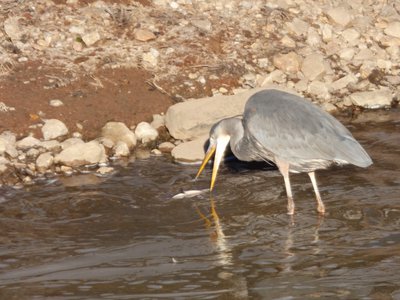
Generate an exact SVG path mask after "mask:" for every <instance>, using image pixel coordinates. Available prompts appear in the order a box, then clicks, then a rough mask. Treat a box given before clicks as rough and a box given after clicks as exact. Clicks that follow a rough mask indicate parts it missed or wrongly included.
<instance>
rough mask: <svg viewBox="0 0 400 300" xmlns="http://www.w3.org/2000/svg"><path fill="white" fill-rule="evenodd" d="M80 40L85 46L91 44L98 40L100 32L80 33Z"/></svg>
mask: <svg viewBox="0 0 400 300" xmlns="http://www.w3.org/2000/svg"><path fill="white" fill-rule="evenodd" d="M82 40H83V42H84V43H85V45H86V46H92V45H93V44H95V43H96V42H97V41H99V40H100V34H99V32H98V31H92V32H89V33H86V34H84V35H82Z"/></svg>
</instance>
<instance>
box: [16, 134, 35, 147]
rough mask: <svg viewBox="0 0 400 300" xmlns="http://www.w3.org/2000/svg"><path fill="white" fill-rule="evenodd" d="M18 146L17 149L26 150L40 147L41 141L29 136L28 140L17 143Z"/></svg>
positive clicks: (24, 139)
mask: <svg viewBox="0 0 400 300" xmlns="http://www.w3.org/2000/svg"><path fill="white" fill-rule="evenodd" d="M16 146H17V149H20V150H26V149H30V148H34V147H38V146H40V141H39V140H38V139H37V138H34V137H33V136H27V137H26V138H23V139H22V140H19V141H18V142H16Z"/></svg>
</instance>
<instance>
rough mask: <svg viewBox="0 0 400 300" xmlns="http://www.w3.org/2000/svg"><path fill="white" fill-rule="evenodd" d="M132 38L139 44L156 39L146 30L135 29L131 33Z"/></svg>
mask: <svg viewBox="0 0 400 300" xmlns="http://www.w3.org/2000/svg"><path fill="white" fill-rule="evenodd" d="M133 36H134V38H135V39H136V40H138V41H141V42H147V41H151V40H154V39H156V36H155V34H154V33H152V32H151V31H150V30H147V29H136V30H135V31H134V32H133Z"/></svg>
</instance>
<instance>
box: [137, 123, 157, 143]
mask: <svg viewBox="0 0 400 300" xmlns="http://www.w3.org/2000/svg"><path fill="white" fill-rule="evenodd" d="M135 135H136V137H137V139H138V140H140V141H141V142H142V143H143V144H145V143H148V142H151V141H154V140H156V139H157V137H158V131H157V130H156V129H154V128H153V127H152V126H151V125H150V124H149V123H147V122H140V123H139V124H138V125H137V126H136V129H135Z"/></svg>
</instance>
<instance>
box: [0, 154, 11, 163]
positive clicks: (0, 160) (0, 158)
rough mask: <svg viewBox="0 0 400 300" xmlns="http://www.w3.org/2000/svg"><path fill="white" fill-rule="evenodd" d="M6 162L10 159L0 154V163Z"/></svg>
mask: <svg viewBox="0 0 400 300" xmlns="http://www.w3.org/2000/svg"><path fill="white" fill-rule="evenodd" d="M8 164H10V161H9V160H8V159H7V158H5V157H4V156H0V165H8Z"/></svg>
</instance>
